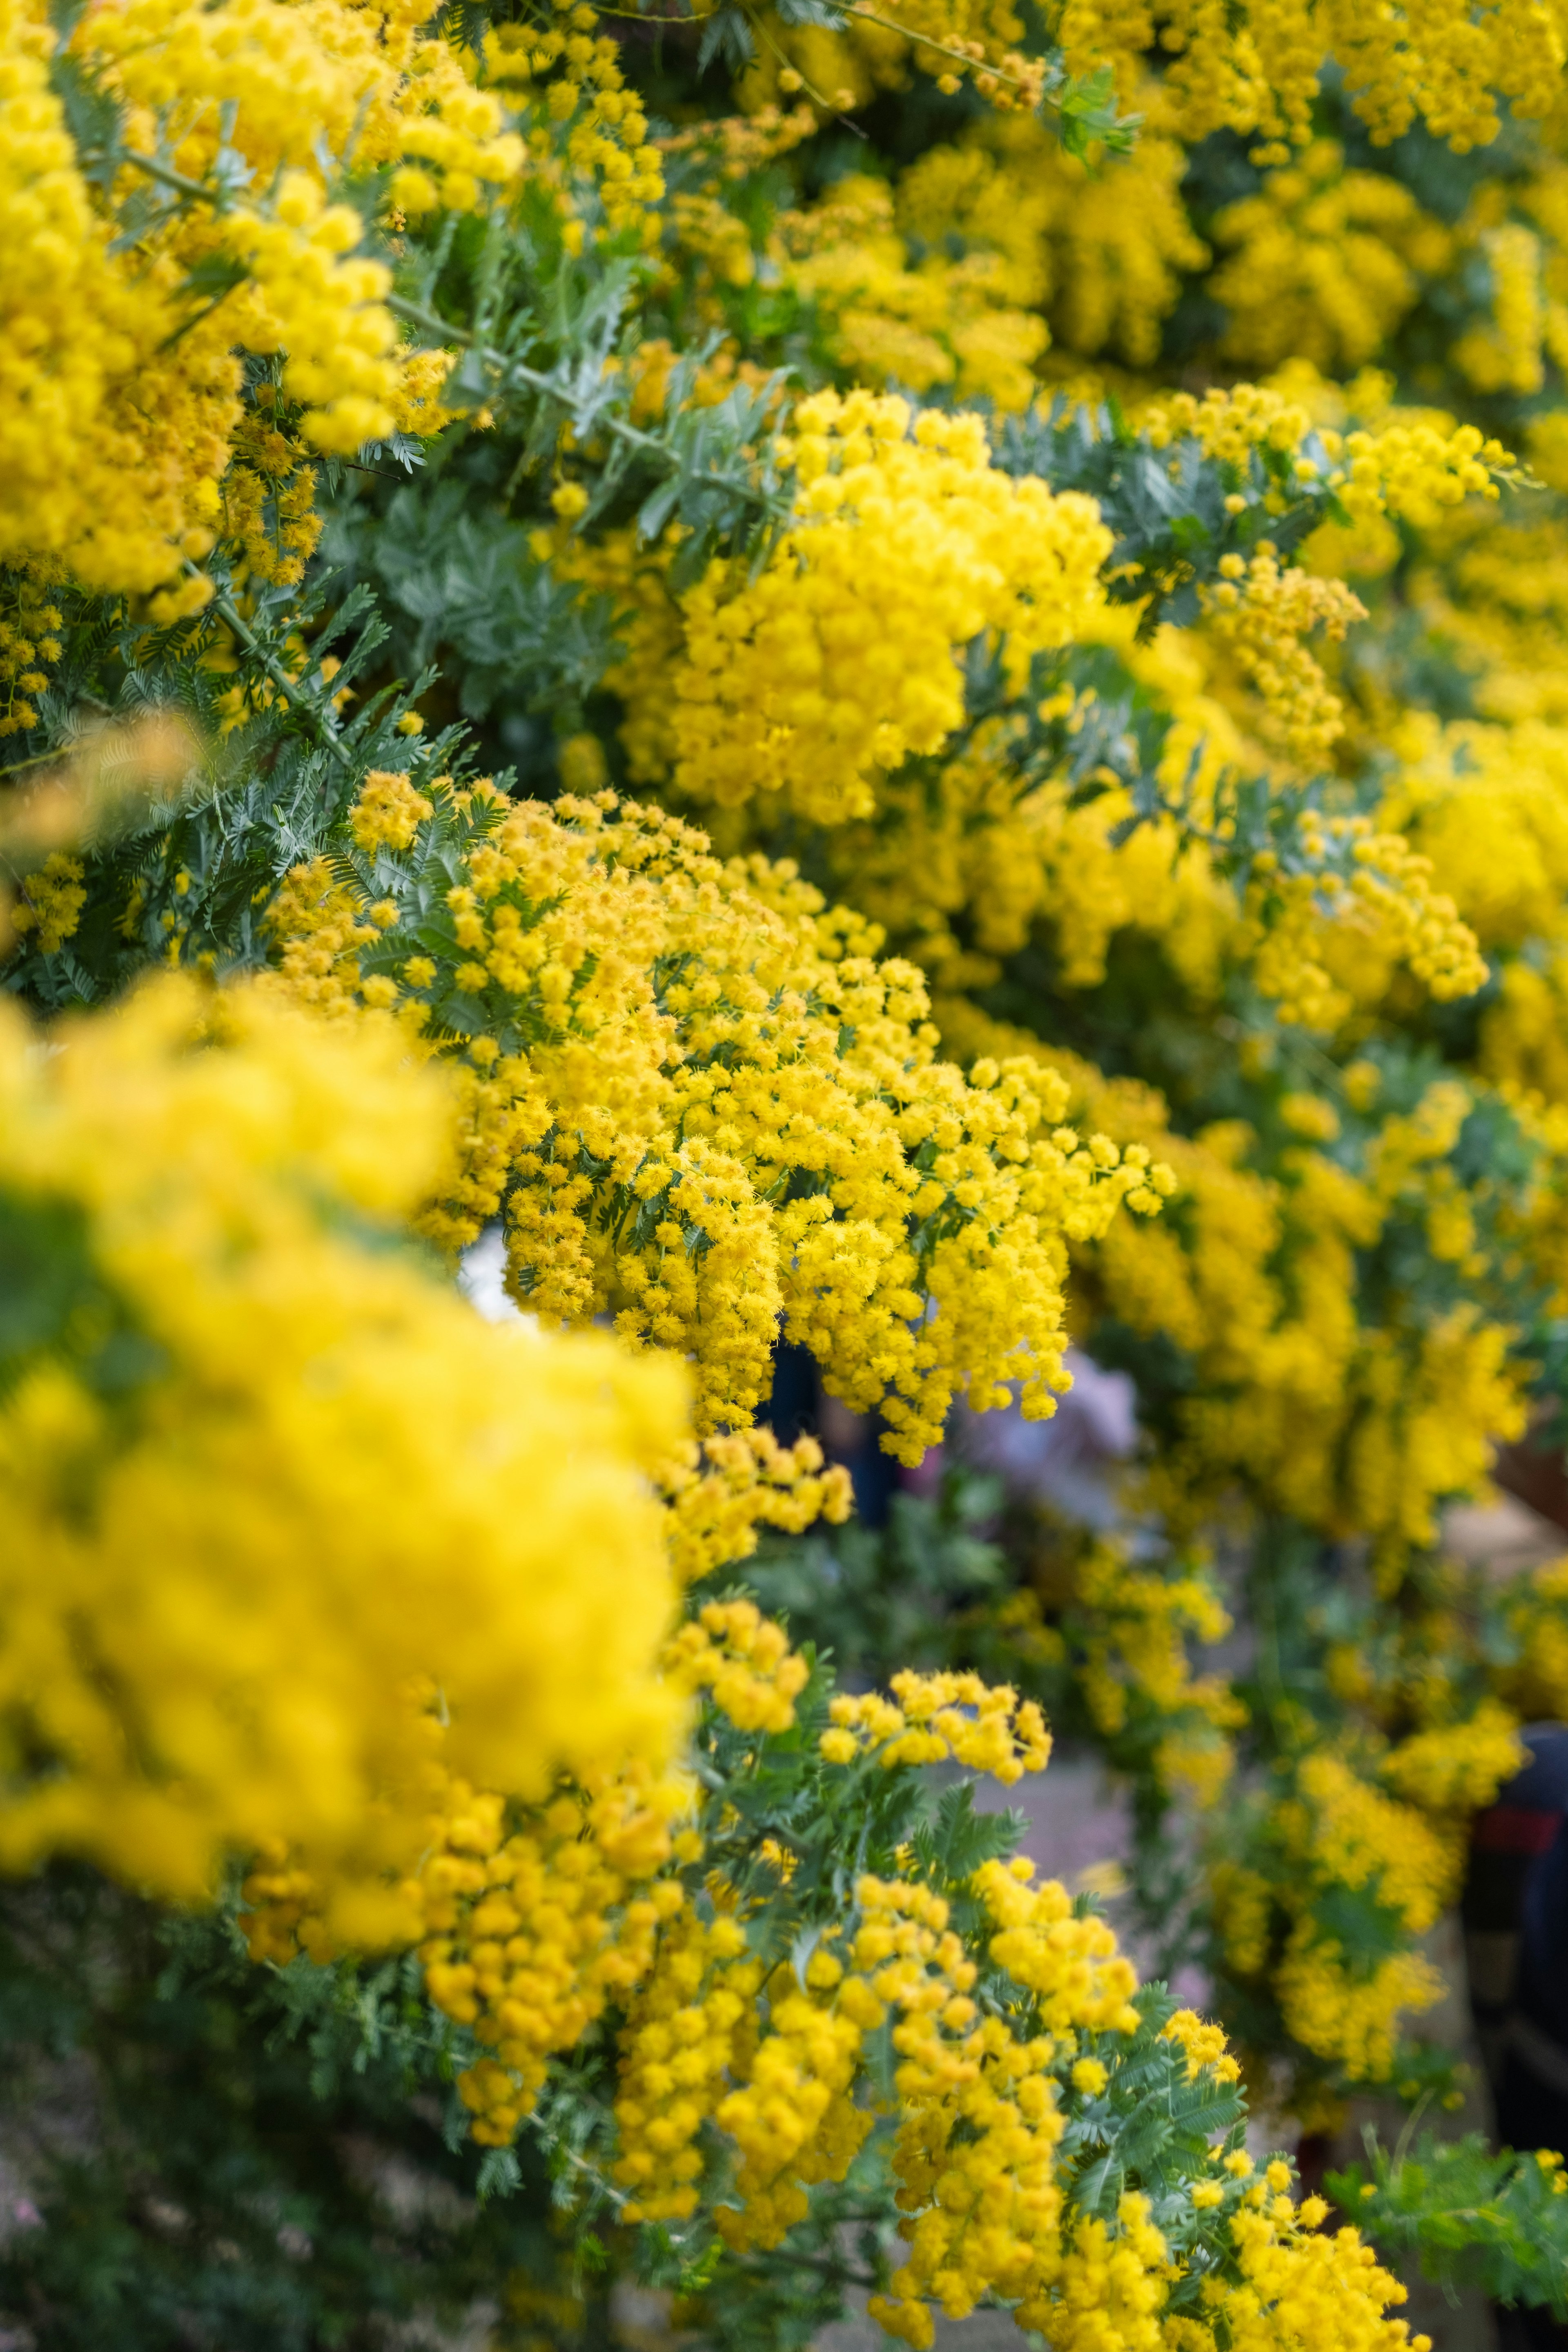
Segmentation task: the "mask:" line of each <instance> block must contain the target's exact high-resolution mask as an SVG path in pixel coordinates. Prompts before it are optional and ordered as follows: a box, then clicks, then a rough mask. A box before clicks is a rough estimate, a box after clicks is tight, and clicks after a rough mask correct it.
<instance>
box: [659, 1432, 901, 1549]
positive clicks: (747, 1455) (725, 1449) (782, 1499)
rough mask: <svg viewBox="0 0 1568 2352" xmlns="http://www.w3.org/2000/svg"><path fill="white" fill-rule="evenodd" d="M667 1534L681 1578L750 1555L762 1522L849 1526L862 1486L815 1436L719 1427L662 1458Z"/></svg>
mask: <svg viewBox="0 0 1568 2352" xmlns="http://www.w3.org/2000/svg"><path fill="white" fill-rule="evenodd" d="M658 1486H659V1492H660V1493H661V1495H662V1496H664V1498H665V1501H666V1503H667V1505H668V1508H667V1511H666V1515H665V1516H666V1529H665V1539H666V1542H667V1544H668V1549H669V1558H670V1566H671V1567H672V1568H673V1570H675V1575H676V1579H677V1581H678V1582H679V1583H680V1584H683V1585H685V1584H693V1583H695V1582H696V1581H697V1580H698V1579H699V1578H700V1577H703V1576H706V1575H708V1574H709V1573H710V1570H713V1569H716V1568H722V1567H725V1566H726V1565H728V1564H731V1563H732V1562H734V1561H737V1560H742V1559H749V1558H750V1557H751V1555H752V1552H753V1551H755V1549H756V1548H757V1530H758V1528H763V1527H767V1528H777V1529H778V1530H779V1531H780V1532H781V1533H783V1534H786V1535H804V1533H805V1530H806V1528H810V1527H815V1526H816V1522H817V1521H818V1519H826V1521H827V1523H828V1525H829V1526H830V1527H842V1526H843V1524H844V1522H845V1520H846V1519H847V1517H849V1513H850V1509H851V1507H852V1506H853V1502H854V1493H853V1489H852V1488H851V1486H850V1483H849V1473H848V1471H847V1470H846V1469H845V1468H844V1466H843V1465H842V1464H841V1463H837V1462H835V1463H831V1464H827V1465H825V1464H824V1462H823V1457H822V1448H821V1446H820V1445H819V1444H817V1442H816V1438H815V1437H799V1438H796V1440H795V1444H793V1445H781V1444H779V1442H778V1439H777V1438H776V1437H775V1436H774V1435H773V1432H772V1430H771V1429H742V1430H736V1431H733V1432H732V1433H730V1434H728V1435H720V1434H712V1435H710V1436H709V1437H707V1438H705V1439H704V1441H703V1443H702V1445H701V1447H700V1448H699V1447H697V1446H696V1445H694V1444H693V1445H690V1446H688V1447H686V1448H684V1449H683V1450H682V1452H681V1453H680V1454H679V1456H678V1457H677V1458H676V1459H675V1460H673V1461H671V1462H668V1463H661V1464H660V1465H659V1471H658Z"/></svg>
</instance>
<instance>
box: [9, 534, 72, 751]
mask: <svg viewBox="0 0 1568 2352" xmlns="http://www.w3.org/2000/svg"><path fill="white" fill-rule="evenodd" d="M53 572H54V567H53V566H52V565H49V564H47V563H40V562H37V561H36V560H35V561H34V562H31V563H30V564H27V565H26V566H25V567H24V568H23V569H21V570H19V571H16V572H7V573H5V575H4V576H3V577H0V741H3V740H5V737H6V736H7V735H18V734H20V733H21V732H22V731H23V730H24V729H25V728H28V727H36V726H37V723H38V711H37V703H36V701H35V700H34V699H33V698H34V697H35V696H37V695H40V694H42V693H44V692H45V691H46V689H47V686H48V683H49V678H48V673H49V671H50V670H51V669H52V668H53V667H54V666H55V664H56V663H57V662H58V660H59V657H60V651H61V647H60V641H59V638H58V635H56V634H55V633H56V631H57V630H58V629H59V628H61V627H62V626H63V625H64V622H65V615H64V614H63V613H62V612H61V610H60V608H59V606H58V604H55V603H54V601H53V595H52V593H51V592H52V591H53V590H55V589H56V588H58V581H57V580H56V579H55V578H53V577H52V574H53Z"/></svg>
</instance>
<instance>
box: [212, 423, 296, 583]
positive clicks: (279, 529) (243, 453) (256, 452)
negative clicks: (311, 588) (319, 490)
mask: <svg viewBox="0 0 1568 2352" xmlns="http://www.w3.org/2000/svg"><path fill="white" fill-rule="evenodd" d="M221 495H222V499H223V512H222V520H221V521H220V522H219V523H218V525H217V531H218V536H219V538H220V539H222V540H223V541H226V543H227V544H228V545H229V546H230V547H231V548H232V549H233V550H234V552H235V557H236V571H237V577H238V578H239V579H240V580H241V581H243V580H245V579H247V578H250V579H256V580H261V581H266V582H268V583H278V584H279V585H281V586H284V587H293V586H294V585H296V584H297V583H298V582H300V580H302V579H303V578H304V576H305V565H306V563H307V562H308V561H309V559H310V557H311V556H312V555H313V554H314V553H315V551H316V548H317V545H318V543H319V541H320V540H321V517H320V515H319V514H317V512H316V506H315V500H316V468H315V467H314V466H311V465H309V464H307V463H306V461H305V453H304V451H303V450H302V449H301V447H300V444H299V443H298V441H296V440H293V439H291V438H290V436H289V435H288V434H286V433H283V432H280V431H279V428H278V427H277V425H269V424H267V423H265V422H264V421H263V419H262V417H261V415H258V414H255V413H251V414H247V415H245V416H243V417H242V418H241V420H240V423H239V427H238V429H237V432H236V434H235V437H234V457H233V460H232V463H231V464H230V466H229V469H228V472H227V473H226V475H225V476H224V479H223V484H222V492H221Z"/></svg>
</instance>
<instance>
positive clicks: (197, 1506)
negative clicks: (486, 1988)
mask: <svg viewBox="0 0 1568 2352" xmlns="http://www.w3.org/2000/svg"><path fill="white" fill-rule="evenodd" d="M397 1060H398V1057H397V1055H396V1052H395V1050H389V1047H388V1045H378V1044H377V1042H376V1041H375V1040H374V1039H373V1038H371V1037H368V1036H367V1037H364V1038H363V1039H355V1038H349V1037H339V1036H334V1035H332V1034H330V1033H328V1032H326V1031H324V1030H323V1029H322V1028H321V1025H320V1024H316V1023H312V1022H308V1021H302V1020H300V1018H299V1017H298V1016H297V1015H291V1014H289V1013H285V1012H283V1011H282V1010H280V1009H279V1008H277V1007H276V1006H272V1005H268V1004H267V1003H263V1002H262V1001H260V1000H259V999H258V997H257V996H256V995H255V994H254V992H251V993H239V994H230V995H227V996H226V997H224V998H222V999H219V1000H216V1001H212V1002H210V1003H209V1002H206V1001H204V1000H202V999H201V998H199V997H198V996H197V994H196V992H195V991H194V990H193V989H192V988H190V987H189V986H188V985H187V984H186V983H184V982H174V981H166V982H163V983H161V984H157V985H153V986H151V987H149V988H148V989H146V990H144V991H143V992H142V993H141V994H140V995H139V996H137V997H136V998H135V999H133V1000H132V1003H130V1004H129V1005H128V1006H127V1007H126V1008H124V1009H123V1010H121V1011H119V1012H117V1013H112V1014H108V1015H105V1016H102V1017H101V1018H100V1019H98V1020H95V1021H89V1022H85V1023H82V1024H79V1025H77V1026H73V1027H71V1028H69V1029H68V1030H66V1031H64V1032H63V1033H62V1034H61V1035H60V1036H59V1038H58V1050H56V1051H54V1052H52V1053H49V1054H47V1055H46V1054H40V1053H38V1052H37V1050H36V1048H35V1046H34V1045H33V1042H32V1040H31V1038H30V1037H29V1035H28V1033H27V1031H26V1028H25V1026H24V1024H23V1023H22V1022H21V1020H20V1019H19V1017H17V1016H16V1015H15V1014H13V1015H11V1016H10V1017H9V1018H8V1020H7V1022H6V1024H5V1034H4V1050H3V1055H0V1093H3V1097H4V1114H3V1116H0V1185H3V1186H4V1188H5V1192H6V1195H7V1198H8V1200H9V1202H10V1203H11V1213H12V1214H13V1215H15V1216H20V1217H23V1218H30V1219H33V1220H36V1221H37V1231H38V1244H37V1245H38V1248H39V1249H40V1250H43V1249H44V1248H45V1247H46V1245H47V1246H52V1247H55V1248H59V1249H65V1250H67V1251H70V1250H74V1251H76V1252H77V1253H78V1255H77V1256H76V1257H68V1259H67V1261H66V1266H67V1271H66V1272H65V1273H63V1274H62V1277H61V1278H62V1280H68V1282H69V1283H70V1284H71V1285H72V1286H73V1288H72V1289H71V1292H70V1296H71V1297H73V1298H76V1299H78V1300H79V1305H78V1306H77V1307H75V1308H74V1309H73V1311H72V1315H71V1318H70V1320H69V1321H68V1324H67V1326H66V1328H65V1330H64V1332H63V1334H62V1338H61V1340H60V1342H59V1343H58V1348H57V1349H56V1350H55V1351H54V1352H47V1353H45V1352H40V1353H39V1354H38V1355H37V1357H36V1358H35V1359H34V1360H32V1361H31V1362H29V1363H26V1364H25V1365H24V1367H23V1369H22V1370H21V1373H20V1376H19V1377H18V1379H17V1380H16V1382H15V1384H14V1385H13V1386H12V1388H11V1389H10V1391H9V1392H8V1394H7V1396H6V1399H5V1407H4V1412H0V1493H3V1496H4V1507H3V1514H0V1515H3V1516H4V1518H5V1527H6V1531H7V1533H6V1543H5V1559H4V1568H3V1570H0V1624H3V1628H4V1639H3V1642H0V1726H3V1764H4V1775H5V1789H4V1798H3V1801H0V1858H3V1860H4V1863H5V1866H6V1867H7V1868H10V1869H16V1868H25V1867H26V1866H28V1865H29V1864H31V1863H32V1862H33V1861H34V1860H36V1859H37V1857H39V1856H41V1855H43V1854H46V1853H49V1852H51V1851H55V1850H65V1851H71V1852H76V1853H85V1854H89V1855H91V1856H93V1857H95V1858H96V1859H98V1860H99V1861H100V1862H101V1863H103V1864H105V1865H106V1866H107V1867H109V1868H110V1869H113V1870H115V1871H118V1872H120V1873H121V1874H125V1875H127V1876H129V1877H131V1878H132V1879H133V1880H135V1881H137V1882H139V1883H144V1884H146V1885H152V1886H156V1887H157V1888H158V1889H159V1890H160V1891H162V1892H163V1893H165V1894H169V1895H178V1896H186V1897H190V1896H197V1895H201V1894H203V1893H204V1892H205V1891H207V1890H208V1889H209V1888H210V1885H211V1884H212V1874H213V1872H214V1870H215V1867H216V1864H218V1862H219V1861H220V1859H221V1857H222V1856H223V1854H224V1853H225V1852H226V1850H231V1849H235V1848H238V1849H244V1848H246V1847H247V1846H253V1845H259V1844H262V1843H266V1844H268V1847H269V1848H271V1849H274V1850H275V1849H277V1848H278V1847H279V1845H281V1846H287V1847H289V1848H291V1849H298V1850H299V1852H300V1854H301V1855H302V1856H303V1858H304V1860H305V1862H306V1864H311V1863H321V1864H333V1865H336V1866H339V1867H341V1868H342V1871H343V1873H344V1874H345V1894H344V1906H345V1916H348V1915H349V1914H350V1913H352V1914H353V1918H354V1919H355V1920H356V1921H357V1922H358V1924H359V1926H360V1927H363V1925H364V1921H365V1918H366V1916H368V1914H367V1910H366V1907H365V1906H369V1909H370V1910H374V1906H375V1902H376V1900H378V1899H379V1898H377V1897H376V1896H375V1895H374V1891H373V1892H372V1893H371V1894H367V1895H366V1896H365V1899H364V1904H363V1905H362V1906H361V1907H360V1908H359V1909H358V1910H357V1911H356V1910H354V1908H353V1904H354V1900H355V1896H354V1889H353V1885H352V1884H350V1883H349V1882H350V1881H352V1879H353V1874H354V1873H355V1872H356V1871H362V1872H363V1876H364V1877H365V1878H366V1879H367V1880H368V1879H372V1878H374V1876H375V1875H376V1874H377V1873H379V1871H380V1870H381V1869H382V1868H384V1866H385V1864H387V1863H388V1862H391V1863H393V1864H396V1863H397V1862H398V1861H399V1860H403V1861H404V1862H405V1863H406V1861H407V1860H409V1859H411V1858H412V1856H413V1854H414V1853H417V1851H418V1848H419V1845H420V1843H421V1842H422V1825H423V1822H424V1821H425V1819H426V1815H427V1812H428V1810H429V1806H428V1793H427V1792H428V1778H429V1769H430V1756H431V1742H432V1739H433V1738H437V1737H438V1727H437V1725H436V1723H435V1721H434V1719H433V1718H432V1717H431V1716H430V1714H429V1711H428V1709H429V1694H430V1693H431V1691H432V1688H433V1685H439V1688H440V1691H441V1693H442V1695H443V1702H444V1706H445V1707H446V1709H447V1712H448V1713H449V1715H450V1718H451V1727H450V1729H449V1731H448V1732H447V1750H448V1752H449V1754H450V1757H451V1759H452V1764H453V1767H454V1769H458V1770H461V1771H464V1772H467V1773H469V1774H472V1775H474V1776H475V1777H477V1778H480V1779H481V1780H482V1783H483V1784H485V1785H489V1786H492V1787H502V1788H508V1789H511V1790H518V1791H521V1792H524V1793H526V1792H528V1791H529V1790H534V1791H535V1792H537V1791H539V1790H541V1788H542V1786H543V1785H545V1784H547V1782H548V1780H549V1778H550V1775H551V1774H552V1771H553V1770H554V1769H557V1768H558V1767H561V1766H563V1765H565V1766H574V1767H576V1768H577V1769H590V1768H595V1767H598V1766H600V1765H601V1764H602V1763H603V1762H604V1761H605V1759H608V1758H613V1757H616V1756H618V1755H623V1754H628V1753H635V1752H638V1751H639V1750H640V1751H641V1752H643V1753H646V1754H649V1755H656V1754H657V1753H658V1750H659V1749H660V1748H661V1746H662V1745H663V1743H664V1742H665V1740H666V1739H667V1738H668V1736H669V1733H670V1731H671V1730H672V1728H673V1727H674V1723H675V1720H676V1717H677V1714H678V1709H677V1706H676V1704H675V1700H674V1695H673V1694H672V1693H670V1692H669V1691H668V1688H667V1687H665V1686H663V1685H661V1684H660V1683H659V1682H658V1677H657V1661H658V1651H659V1646H660V1643H662V1641H663V1639H664V1638H665V1634H666V1631H667V1626H668V1616H669V1613H670V1610H671V1602H672V1584H671V1579H670V1576H669V1571H668V1566H667V1563H666V1560H665V1557H664V1552H663V1548H662V1544H661V1541H660V1526H659V1518H660V1514H659V1508H658V1504H657V1502H656V1500H655V1499H654V1497H653V1496H652V1495H651V1493H650V1492H649V1491H648V1487H647V1471H648V1470H649V1469H650V1468H651V1466H652V1465H654V1463H655V1462H656V1461H657V1460H658V1457H659V1456H660V1455H662V1454H668V1452H669V1451H671V1450H672V1449H673V1448H674V1447H675V1446H676V1445H677V1444H679V1437H680V1433H681V1423H682V1420H683V1415H684V1407H685V1393H684V1382H683V1381H682V1380H681V1378H680V1375H679V1371H678V1370H677V1369H676V1368H675V1367H674V1366H671V1365H668V1364H663V1363H659V1362H655V1361H649V1362H645V1363H641V1364H635V1363H632V1362H629V1361H628V1360H626V1359H625V1358H624V1357H623V1356H621V1355H620V1354H618V1353H617V1352H616V1350H615V1349H613V1348H611V1347H610V1346H609V1345H608V1343H606V1342H605V1341H604V1340H602V1339H597V1338H584V1339H577V1340H573V1341H570V1342H568V1341H564V1340H563V1341H551V1342H546V1341H544V1340H542V1339H539V1338H536V1337H532V1336H531V1335H530V1334H528V1333H527V1332H525V1331H521V1330H516V1329H512V1330H505V1329H498V1328H492V1327H489V1326H487V1325H485V1324H483V1323H482V1322H481V1321H480V1320H479V1318H477V1317H475V1316H474V1315H473V1314H472V1313H471V1311H470V1310H469V1309H468V1307H466V1306H465V1305H464V1304H463V1302H462V1301H461V1300H459V1299H458V1298H457V1297H454V1296H453V1295H452V1294H451V1293H450V1292H449V1291H447V1289H446V1288H444V1287H443V1286H439V1285H436V1284H433V1283H432V1282H431V1281H430V1280H429V1279H428V1277H427V1276H425V1275H424V1274H422V1273H421V1272H420V1271H419V1270H418V1268H417V1266H416V1264H415V1263H414V1262H413V1261H412V1260H410V1259H408V1258H405V1257H403V1256H400V1255H397V1254H396V1253H395V1252H389V1251H387V1250H385V1249H380V1250H375V1249H366V1248H362V1247H360V1246H358V1245H357V1244H355V1243H354V1241H353V1239H352V1238H351V1237H350V1234H351V1233H352V1229H353V1228H352V1221H353V1220H355V1219H358V1220H362V1221H364V1220H368V1221H371V1222H372V1223H385V1222H386V1221H389V1220H400V1219H401V1218H403V1217H404V1216H405V1214H406V1213H408V1212H409V1211H410V1210H411V1209H412V1208H413V1207H414V1205H415V1203H416V1202H417V1200H418V1199H419V1198H420V1197H421V1196H422V1195H423V1194H424V1193H425V1192H426V1191H427V1190H428V1188H429V1185H430V1183H431V1181H432V1180H433V1178H434V1176H435V1174H436V1171H437V1167H438V1164H439V1155H440V1151H441V1147H442V1139H443V1130H444V1129H445V1128H446V1125H447V1118H448V1117H449V1109H448V1107H447V1103H446V1102H445V1100H444V1089H443V1087H442V1086H441V1084H440V1082H439V1080H438V1078H437V1076H435V1075H434V1074H415V1073H410V1072H408V1071H406V1070H404V1069H400V1068H399V1067H398V1066H397ZM345 1222H348V1223H350V1232H349V1233H345V1231H344V1225H345ZM116 1366H119V1367H120V1368H121V1369H120V1370H119V1372H118V1374H117V1373H116V1369H115V1368H116ZM117 1379H118V1380H119V1381H120V1382H121V1384H123V1383H124V1382H126V1381H130V1382H131V1383H132V1387H131V1390H130V1391H129V1394H128V1396H127V1399H126V1402H124V1403H121V1402H117V1389H116V1380H117ZM149 1560H155V1561H156V1562H157V1576H156V1578H155V1580H153V1581H152V1582H149V1579H148V1573H147V1563H148V1561H149Z"/></svg>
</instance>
